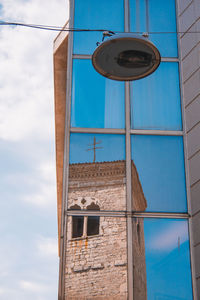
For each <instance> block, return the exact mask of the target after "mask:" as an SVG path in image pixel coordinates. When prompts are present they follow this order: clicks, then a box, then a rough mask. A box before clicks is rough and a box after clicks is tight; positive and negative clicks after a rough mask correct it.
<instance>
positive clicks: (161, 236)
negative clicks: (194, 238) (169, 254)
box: [147, 221, 188, 251]
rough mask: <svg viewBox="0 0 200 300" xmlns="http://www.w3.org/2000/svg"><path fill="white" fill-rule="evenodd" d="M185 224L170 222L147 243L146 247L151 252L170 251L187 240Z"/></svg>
mask: <svg viewBox="0 0 200 300" xmlns="http://www.w3.org/2000/svg"><path fill="white" fill-rule="evenodd" d="M187 226H188V225H187V222H184V221H179V222H176V223H175V222H171V224H169V226H167V227H165V228H164V229H162V230H160V232H159V233H158V234H157V235H156V236H155V237H154V238H152V239H151V241H149V243H148V245H147V247H148V249H151V250H158V251H170V250H173V249H175V248H176V247H177V246H178V243H180V245H181V244H183V243H184V242H185V241H186V240H187V239H188V227H187Z"/></svg>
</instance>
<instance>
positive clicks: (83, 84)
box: [71, 59, 125, 128]
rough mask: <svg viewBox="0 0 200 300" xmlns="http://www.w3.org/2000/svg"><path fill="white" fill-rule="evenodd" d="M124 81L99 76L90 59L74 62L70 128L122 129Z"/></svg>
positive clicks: (75, 60) (123, 118)
mask: <svg viewBox="0 0 200 300" xmlns="http://www.w3.org/2000/svg"><path fill="white" fill-rule="evenodd" d="M124 102H125V101H124V82H119V81H114V80H110V79H107V78H105V77H103V76H101V75H99V74H98V73H97V72H96V71H95V70H94V68H93V66H92V63H91V60H88V59H74V61H73V82H72V105H71V126H72V127H87V128H124V126H125V125H124V124H125V116H124V115H125V112H124V106H125V104H124Z"/></svg>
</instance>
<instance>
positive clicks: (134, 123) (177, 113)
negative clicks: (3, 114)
mask: <svg viewBox="0 0 200 300" xmlns="http://www.w3.org/2000/svg"><path fill="white" fill-rule="evenodd" d="M131 127H132V128H134V129H158V130H181V129H182V119H181V102H180V88H179V70H178V63H168V62H163V63H161V64H160V66H159V67H158V69H157V70H156V71H155V73H153V74H152V75H150V76H149V77H146V78H144V79H141V80H137V81H133V82H132V83H131Z"/></svg>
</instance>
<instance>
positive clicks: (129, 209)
mask: <svg viewBox="0 0 200 300" xmlns="http://www.w3.org/2000/svg"><path fill="white" fill-rule="evenodd" d="M125 101H126V209H127V212H128V213H131V212H132V195H131V138H130V83H129V82H125ZM133 255H134V254H133V226H132V217H131V215H130V216H127V260H128V270H127V271H128V299H129V300H133V280H134V278H133Z"/></svg>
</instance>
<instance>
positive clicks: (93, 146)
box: [86, 137, 103, 163]
mask: <svg viewBox="0 0 200 300" xmlns="http://www.w3.org/2000/svg"><path fill="white" fill-rule="evenodd" d="M98 144H101V141H98V142H96V138H95V137H94V142H93V144H88V146H89V147H92V148H89V149H87V150H86V151H91V150H93V151H94V157H93V163H95V161H96V149H103V147H96V145H98Z"/></svg>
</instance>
